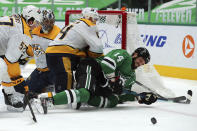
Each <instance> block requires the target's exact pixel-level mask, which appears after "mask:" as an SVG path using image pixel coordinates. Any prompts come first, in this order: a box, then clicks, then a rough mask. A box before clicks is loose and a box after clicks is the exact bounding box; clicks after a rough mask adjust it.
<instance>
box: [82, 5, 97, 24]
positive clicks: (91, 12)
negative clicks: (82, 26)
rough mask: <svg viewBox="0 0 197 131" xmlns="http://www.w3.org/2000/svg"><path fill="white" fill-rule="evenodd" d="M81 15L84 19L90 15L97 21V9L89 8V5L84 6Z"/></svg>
mask: <svg viewBox="0 0 197 131" xmlns="http://www.w3.org/2000/svg"><path fill="white" fill-rule="evenodd" d="M82 16H83V17H84V18H85V19H89V18H90V17H92V19H93V21H97V20H98V18H99V15H98V12H97V10H96V9H95V8H90V7H87V8H84V9H83V10H82Z"/></svg>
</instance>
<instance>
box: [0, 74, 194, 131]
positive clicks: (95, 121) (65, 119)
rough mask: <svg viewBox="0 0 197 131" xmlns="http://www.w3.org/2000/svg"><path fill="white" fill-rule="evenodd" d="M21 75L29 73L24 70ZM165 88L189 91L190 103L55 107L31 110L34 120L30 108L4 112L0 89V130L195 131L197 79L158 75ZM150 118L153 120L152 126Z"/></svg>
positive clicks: (181, 93) (130, 103) (159, 102)
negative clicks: (75, 107)
mask: <svg viewBox="0 0 197 131" xmlns="http://www.w3.org/2000/svg"><path fill="white" fill-rule="evenodd" d="M25 73H26V74H24V73H23V74H24V75H26V76H28V75H29V72H28V71H27V70H25ZM162 79H163V80H164V83H165V85H166V87H168V88H170V89H171V90H173V91H174V92H175V94H176V96H180V95H186V93H187V90H189V89H191V90H192V91H193V97H192V102H191V104H178V103H172V102H164V101H157V102H156V103H154V104H152V105H150V106H147V105H140V104H138V103H137V102H128V103H125V104H121V105H118V107H116V108H113V109H97V108H92V107H83V108H82V109H80V110H72V109H69V108H65V109H63V108H59V109H55V110H49V112H48V114H47V115H44V114H39V113H38V112H36V110H34V112H35V115H36V118H37V121H38V122H37V123H34V122H33V121H32V119H31V114H30V111H29V110H28V109H27V110H26V111H24V112H23V113H13V112H8V111H6V107H5V105H4V100H3V96H2V93H1V92H0V131H44V130H46V131H136V130H138V131H186V130H188V131H196V130H197V127H196V126H197V95H196V94H197V81H192V80H184V79H175V78H167V77H162ZM151 117H155V118H156V119H157V123H156V124H155V125H153V124H152V123H151V121H150V119H151Z"/></svg>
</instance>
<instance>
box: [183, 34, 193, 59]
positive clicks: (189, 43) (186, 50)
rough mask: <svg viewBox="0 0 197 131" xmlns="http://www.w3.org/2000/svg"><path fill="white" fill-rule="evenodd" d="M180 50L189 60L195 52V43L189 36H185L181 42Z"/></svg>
mask: <svg viewBox="0 0 197 131" xmlns="http://www.w3.org/2000/svg"><path fill="white" fill-rule="evenodd" d="M182 49H183V54H184V56H185V57H187V58H190V57H191V56H192V55H193V53H194V50H195V43H194V39H193V37H192V36H191V35H187V36H185V38H184V40H183V45H182Z"/></svg>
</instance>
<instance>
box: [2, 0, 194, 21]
mask: <svg viewBox="0 0 197 131" xmlns="http://www.w3.org/2000/svg"><path fill="white" fill-rule="evenodd" d="M29 4H32V5H35V6H38V7H40V8H41V9H46V8H50V9H52V10H53V11H54V12H55V16H56V19H57V20H58V21H64V19H65V11H66V10H77V9H83V8H85V7H87V6H89V7H94V8H98V9H99V10H111V9H114V10H120V9H126V10H127V11H130V12H136V13H137V21H138V23H162V24H189V25H191V24H196V21H197V17H196V4H197V3H196V0H1V1H0V16H5V15H11V14H13V13H20V12H21V10H22V8H23V7H24V6H26V5H29Z"/></svg>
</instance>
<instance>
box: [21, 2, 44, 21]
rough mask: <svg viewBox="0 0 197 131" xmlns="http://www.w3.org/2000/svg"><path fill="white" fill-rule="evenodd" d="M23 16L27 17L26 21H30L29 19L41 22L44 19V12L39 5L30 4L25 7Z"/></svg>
mask: <svg viewBox="0 0 197 131" xmlns="http://www.w3.org/2000/svg"><path fill="white" fill-rule="evenodd" d="M22 16H23V17H24V18H25V20H26V22H27V23H28V21H29V20H33V21H34V22H39V23H40V22H41V21H42V13H41V11H40V9H39V8H38V7H35V6H33V5H28V6H26V7H24V8H23V11H22Z"/></svg>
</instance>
